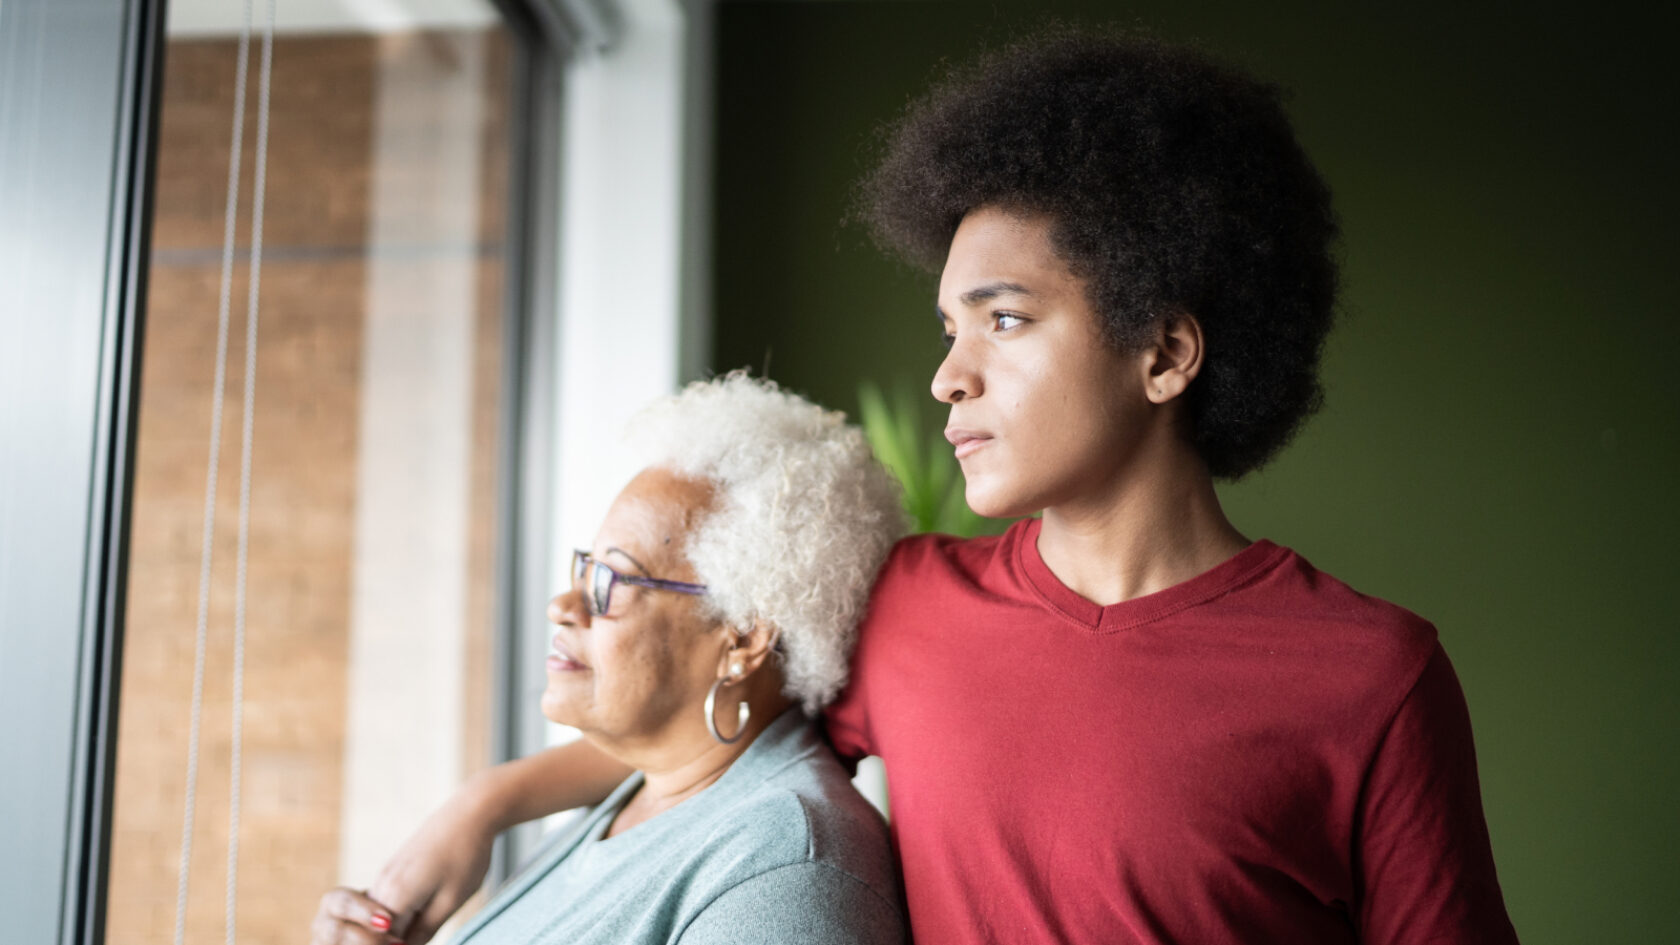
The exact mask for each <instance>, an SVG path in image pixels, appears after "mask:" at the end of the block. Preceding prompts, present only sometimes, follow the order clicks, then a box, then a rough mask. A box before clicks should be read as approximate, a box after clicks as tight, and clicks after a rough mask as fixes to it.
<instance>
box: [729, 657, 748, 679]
mask: <svg viewBox="0 0 1680 945" xmlns="http://www.w3.org/2000/svg"><path fill="white" fill-rule="evenodd" d="M745 670H746V667H744V666H742V665H741V663H740V661H739V660H737V661H736V662H733V663H730V664H729V675H731V676H739V675H741V673H742V672H744V671H745Z"/></svg>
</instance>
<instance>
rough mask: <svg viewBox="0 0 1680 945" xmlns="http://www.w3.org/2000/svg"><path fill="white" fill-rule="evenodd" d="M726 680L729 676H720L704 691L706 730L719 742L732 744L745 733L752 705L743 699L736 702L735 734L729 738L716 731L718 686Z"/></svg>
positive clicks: (727, 680)
mask: <svg viewBox="0 0 1680 945" xmlns="http://www.w3.org/2000/svg"><path fill="white" fill-rule="evenodd" d="M726 682H729V677H727V676H720V677H718V680H717V682H714V683H712V688H711V689H708V690H707V691H706V731H708V732H711V733H712V737H713V738H715V739H717V740H718V743H719V744H723V745H733V744H735V743H736V742H738V741H740V740H741V736H743V735H745V734H747V719H750V718H752V706H750V705H747V703H746V700H745V699H743V700H741V702H739V703H737V705H738V708H737V709H736V716H737V720H736V726H735V734H734V735H732V736H730V737H729V738H724V737H723V733H721V732H719V731H718V727H717V719H716V717H715V716H716V714H717V694H718V687H719V686H722V685H723V684H724V683H726Z"/></svg>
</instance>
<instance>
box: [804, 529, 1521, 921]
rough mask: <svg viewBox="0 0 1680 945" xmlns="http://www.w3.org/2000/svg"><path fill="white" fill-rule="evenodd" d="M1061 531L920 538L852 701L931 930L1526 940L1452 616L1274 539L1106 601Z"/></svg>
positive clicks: (896, 564)
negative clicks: (1051, 560) (1451, 640)
mask: <svg viewBox="0 0 1680 945" xmlns="http://www.w3.org/2000/svg"><path fill="white" fill-rule="evenodd" d="M1038 528H1039V523H1038V522H1037V521H1032V520H1029V521H1026V522H1022V523H1019V524H1017V525H1016V526H1014V527H1013V528H1011V529H1010V530H1009V532H1008V533H1007V534H1006V535H1003V536H1001V537H998V538H981V539H973V540H968V541H962V540H957V539H953V538H949V537H946V536H934V535H924V536H917V537H914V538H909V539H906V540H904V541H902V542H900V543H899V545H898V546H897V547H896V548H895V549H894V550H893V553H892V556H891V557H890V558H889V559H888V562H887V565H886V567H885V569H884V570H883V572H882V574H881V577H880V580H879V581H878V582H877V584H876V587H875V592H874V596H873V598H872V601H871V604H870V610H869V615H868V617H867V619H866V620H865V622H864V625H863V629H862V634H861V638H860V641H859V644H858V649H857V654H856V656H855V658H854V660H853V663H852V680H851V684H850V686H849V688H848V689H847V690H846V692H845V693H844V694H843V695H842V697H841V699H840V700H839V701H838V702H837V703H835V704H834V705H833V706H832V707H831V708H830V709H829V711H828V730H829V734H830V737H831V739H832V740H833V742H834V745H835V748H836V749H837V750H838V751H839V752H840V753H841V754H842V755H844V756H847V757H852V758H855V757H859V756H862V755H865V754H871V755H879V756H880V757H881V758H882V759H883V760H884V761H885V763H886V767H887V779H888V789H889V792H890V801H891V809H892V828H893V834H894V838H895V840H896V843H897V846H898V852H899V856H900V858H901V861H902V863H903V865H904V882H905V889H906V894H907V896H908V899H909V906H910V919H911V925H912V929H913V932H914V936H915V939H916V941H917V942H918V943H919V945H937V943H943V942H1008V943H1016V942H1046V943H1049V942H1056V943H1064V942H1103V943H1110V942H1113V943H1119V942H1139V943H1143V942H1148V943H1168V942H1171V943H1179V945H1214V943H1225V942H1231V943H1238V942H1240V943H1244V945H1260V943H1283V945H1302V943H1320V942H1323V943H1341V942H1363V943H1402V942H1406V943H1411V942H1419V943H1421V942H1434V943H1445V942H1451V943H1460V942H1462V943H1477V945H1498V943H1506V942H1515V941H1516V933H1515V932H1514V931H1513V930H1512V927H1511V924H1510V920H1509V919H1508V918H1507V917H1506V914H1505V907H1504V903H1503V900H1502V898H1501V896H1500V891H1499V884H1498V880H1497V879H1496V877H1495V875H1494V865H1493V854H1492V851H1491V849H1490V846H1489V843H1488V834H1487V825H1486V823H1485V821H1484V820H1483V817H1482V805H1481V795H1480V790H1479V788H1478V786H1477V781H1476V760H1475V752H1474V749H1473V747H1472V745H1471V739H1470V719H1469V715H1468V713H1467V712H1466V710H1465V706H1464V697H1463V695H1462V693H1461V692H1460V690H1459V685H1458V680H1457V678H1456V677H1455V676H1454V675H1453V671H1452V666H1451V665H1450V664H1449V663H1448V662H1447V657H1446V654H1445V653H1444V652H1442V650H1441V647H1440V645H1439V644H1438V643H1437V642H1436V639H1435V629H1434V628H1433V627H1432V626H1430V624H1429V623H1428V622H1426V621H1424V620H1423V619H1422V618H1420V617H1418V616H1416V615H1415V614H1412V613H1410V612H1408V611H1406V610H1403V609H1401V608H1399V607H1396V606H1394V605H1393V604H1389V603H1385V602H1384V601H1380V600H1376V599H1374V598H1370V597H1366V596H1364V595H1362V594H1359V593H1357V592H1356V591H1354V590H1352V589H1351V588H1349V587H1348V586H1347V585H1345V584H1342V583H1341V582H1340V581H1337V580H1335V579H1334V578H1331V577H1329V576H1328V575H1325V574H1322V573H1320V572H1318V571H1316V570H1314V569H1313V567H1312V565H1310V564H1308V563H1307V562H1306V560H1305V559H1303V558H1302V557H1301V556H1300V555H1297V554H1295V553H1294V552H1292V551H1290V550H1289V549H1287V548H1282V547H1279V546H1278V545H1274V544H1272V543H1271V542H1267V541H1261V542H1256V543H1255V544H1254V545H1252V546H1250V547H1249V548H1247V549H1246V550H1244V551H1242V552H1241V553H1239V554H1238V555H1237V556H1236V557H1234V558H1232V559H1231V560H1229V561H1227V562H1225V563H1224V564H1221V565H1220V566H1218V567H1216V568H1214V569H1213V570H1211V571H1209V572H1207V573H1205V574H1202V575H1200V576H1199V577H1196V578H1193V579H1191V580H1189V581H1186V582H1184V583H1183V584H1179V585H1176V586H1174V587H1171V588H1168V589H1166V590H1164V591H1161V592H1159V593H1156V594H1150V595H1148V596H1145V597H1140V598H1137V599H1135V600H1129V601H1125V602H1122V603H1119V604H1115V605H1112V606H1109V607H1099V606H1098V605H1096V604H1093V603H1091V602H1090V601H1088V600H1085V599H1084V598H1082V597H1080V596H1079V595H1078V594H1075V593H1074V592H1073V591H1071V590H1069V589H1068V588H1067V587H1065V586H1064V585H1063V584H1061V582H1059V581H1058V580H1057V579H1056V577H1055V576H1054V575H1053V574H1052V573H1051V572H1050V570H1049V568H1047V567H1046V566H1045V564H1044V562H1043V560H1042V559H1040V558H1039V556H1038V551H1037V537H1038Z"/></svg>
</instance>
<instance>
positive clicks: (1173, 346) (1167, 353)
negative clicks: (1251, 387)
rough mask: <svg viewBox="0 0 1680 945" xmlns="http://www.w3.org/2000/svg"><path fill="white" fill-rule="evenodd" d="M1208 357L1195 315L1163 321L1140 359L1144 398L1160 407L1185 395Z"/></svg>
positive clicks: (1177, 316) (1184, 314)
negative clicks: (1142, 372)
mask: <svg viewBox="0 0 1680 945" xmlns="http://www.w3.org/2000/svg"><path fill="white" fill-rule="evenodd" d="M1206 354H1207V347H1206V342H1205V340H1204V338H1203V336H1202V323H1201V322H1199V321H1197V320H1196V316H1194V315H1191V314H1190V313H1189V312H1176V313H1174V314H1172V315H1169V316H1167V317H1166V318H1163V319H1161V321H1160V324H1158V325H1157V326H1156V328H1155V338H1154V340H1153V341H1152V342H1151V343H1150V345H1149V347H1148V348H1146V349H1145V350H1144V352H1143V356H1142V357H1141V358H1140V366H1141V367H1142V369H1143V371H1144V377H1143V394H1144V396H1145V397H1147V398H1149V400H1150V402H1151V403H1157V404H1164V403H1167V402H1168V401H1170V400H1173V399H1174V398H1177V397H1181V396H1183V394H1184V392H1185V391H1186V390H1188V389H1189V388H1190V382H1191V381H1193V380H1195V379H1196V375H1197V374H1200V373H1201V370H1202V362H1203V359H1204V358H1205V356H1206Z"/></svg>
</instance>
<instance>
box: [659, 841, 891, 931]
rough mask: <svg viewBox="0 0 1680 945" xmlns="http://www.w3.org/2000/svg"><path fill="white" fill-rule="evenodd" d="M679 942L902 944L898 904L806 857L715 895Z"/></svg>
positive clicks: (860, 882) (846, 875)
mask: <svg viewBox="0 0 1680 945" xmlns="http://www.w3.org/2000/svg"><path fill="white" fill-rule="evenodd" d="M677 941H678V943H679V945H772V943H784V942H785V943H809V945H898V943H902V942H904V941H905V928H904V917H903V914H902V913H901V912H900V911H899V908H898V905H897V904H896V903H894V902H893V901H891V900H889V899H887V898H885V897H883V896H882V895H881V894H880V893H878V892H876V891H875V890H874V889H872V888H871V887H870V886H869V885H868V884H867V883H864V882H863V881H862V880H859V879H857V878H856V877H853V876H851V875H850V874H848V873H846V872H844V871H842V870H840V869H837V868H835V867H833V866H829V865H827V864H824V863H817V862H812V861H805V862H800V863H793V864H789V865H787V866H783V867H779V868H777V869H773V870H770V871H768V872H765V873H760V874H758V875H757V876H754V877H753V878H751V879H748V880H745V881H744V882H741V883H738V884H736V885H735V886H732V887H730V888H729V889H728V890H727V891H725V892H724V893H723V894H722V895H720V896H718V897H717V898H716V899H714V900H712V901H711V903H709V904H708V905H707V906H706V908H705V909H703V910H701V912H700V914H699V915H697V916H695V918H694V921H692V922H690V923H689V925H688V927H687V928H685V929H683V931H682V934H681V935H680V936H678V938H677Z"/></svg>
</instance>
